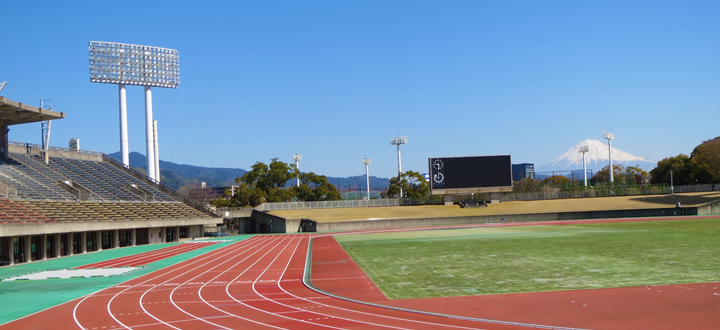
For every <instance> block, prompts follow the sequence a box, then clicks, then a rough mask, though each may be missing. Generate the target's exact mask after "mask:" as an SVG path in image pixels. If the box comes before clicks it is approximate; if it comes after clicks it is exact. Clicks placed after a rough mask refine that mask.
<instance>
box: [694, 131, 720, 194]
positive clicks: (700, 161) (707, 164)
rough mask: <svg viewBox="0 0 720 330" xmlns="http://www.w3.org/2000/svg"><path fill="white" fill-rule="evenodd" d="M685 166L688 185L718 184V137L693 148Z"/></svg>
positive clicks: (719, 179)
mask: <svg viewBox="0 0 720 330" xmlns="http://www.w3.org/2000/svg"><path fill="white" fill-rule="evenodd" d="M687 165H689V167H688V168H687V169H688V172H689V173H688V175H689V179H690V181H691V182H689V183H690V184H692V183H716V182H720V137H716V138H714V139H712V140H707V141H703V143H701V144H700V145H698V146H697V147H695V149H693V151H692V153H691V154H690V163H688V164H687Z"/></svg>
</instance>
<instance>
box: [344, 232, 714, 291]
mask: <svg viewBox="0 0 720 330" xmlns="http://www.w3.org/2000/svg"><path fill="white" fill-rule="evenodd" d="M335 239H336V240H337V241H338V242H339V243H340V244H341V245H342V247H343V248H344V249H345V250H346V251H347V252H348V254H349V255H350V256H351V257H352V258H353V260H355V262H356V263H357V264H358V265H359V266H360V267H361V268H362V269H363V270H364V271H365V272H366V273H367V274H368V276H370V278H371V279H372V280H373V282H375V284H376V285H377V286H378V287H379V288H380V289H381V290H382V291H383V293H385V295H386V296H387V297H388V298H390V299H409V298H427V297H445V296H464V295H479V294H501V293H516V292H538V291H556V290H574V289H593V288H613V287H627V286H643V285H661V284H678V283H705V282H720V218H717V219H697V220H668V221H645V222H622V223H600V224H583V225H563V226H523V227H494V228H472V229H451V230H426V231H414V232H396V233H378V234H357V235H338V236H335Z"/></svg>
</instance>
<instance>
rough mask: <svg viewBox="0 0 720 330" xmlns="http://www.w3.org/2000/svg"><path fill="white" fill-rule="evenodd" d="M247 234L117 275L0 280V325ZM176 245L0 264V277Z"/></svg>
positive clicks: (139, 247) (82, 263)
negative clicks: (3, 265) (9, 264)
mask: <svg viewBox="0 0 720 330" xmlns="http://www.w3.org/2000/svg"><path fill="white" fill-rule="evenodd" d="M249 237H251V235H243V236H232V237H228V238H225V237H223V238H218V239H222V240H231V241H229V242H222V243H217V244H213V245H210V246H206V247H204V248H200V249H197V250H194V251H190V252H187V253H184V254H181V255H177V256H174V257H171V258H167V259H164V260H160V261H157V262H154V263H151V264H148V265H147V266H145V267H142V268H140V269H136V270H134V271H131V272H129V273H126V274H123V275H119V276H111V277H93V278H70V279H49V280H33V281H2V282H0V311H2V313H0V324H3V323H7V322H10V321H12V320H15V319H18V318H21V317H23V316H27V315H30V314H32V313H36V312H39V311H41V310H44V309H47V308H50V307H53V306H56V305H59V304H62V303H65V302H68V301H71V300H73V299H77V298H80V297H82V296H84V295H87V294H90V293H93V292H95V291H98V290H102V289H105V288H108V287H111V286H113V285H117V284H120V283H122V282H125V281H128V280H131V279H133V278H136V277H139V276H142V275H145V274H148V273H150V272H153V271H156V270H158V269H161V268H164V267H167V266H170V265H174V264H176V263H179V262H181V261H184V260H187V259H189V258H192V257H195V256H198V255H201V254H204V253H207V252H210V251H213V250H216V249H219V248H222V247H225V246H228V245H230V244H233V243H236V242H238V241H241V240H244V239H246V238H249ZM176 244H180V243H167V244H153V245H142V246H134V247H127V248H120V249H113V250H104V251H99V252H93V253H87V254H84V255H76V256H72V257H63V258H58V259H50V260H45V261H41V262H33V263H30V264H22V265H16V266H11V267H3V268H2V269H0V278H8V277H13V276H18V275H23V274H30V273H37V272H40V271H47V270H59V269H68V268H71V267H77V266H82V265H87V264H90V263H94V262H99V261H104V260H109V259H114V258H119V257H124V256H129V255H133V254H138V253H142V252H146V251H151V250H156V249H160V248H164V247H167V246H171V245H176ZM19 302H22V303H19Z"/></svg>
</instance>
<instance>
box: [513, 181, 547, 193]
mask: <svg viewBox="0 0 720 330" xmlns="http://www.w3.org/2000/svg"><path fill="white" fill-rule="evenodd" d="M541 188H542V182H541V181H540V180H535V179H533V178H522V179H520V181H518V182H515V184H514V185H513V192H516V193H529V192H538V191H540V189H541Z"/></svg>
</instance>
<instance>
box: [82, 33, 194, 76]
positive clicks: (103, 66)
mask: <svg viewBox="0 0 720 330" xmlns="http://www.w3.org/2000/svg"><path fill="white" fill-rule="evenodd" d="M90 81H91V82H94V83H104V84H116V85H136V86H146V87H165V88H177V86H178V85H179V84H180V55H179V54H178V51H177V50H175V49H168V48H160V47H153V46H141V45H130V44H122V43H117V42H102V41H90Z"/></svg>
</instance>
